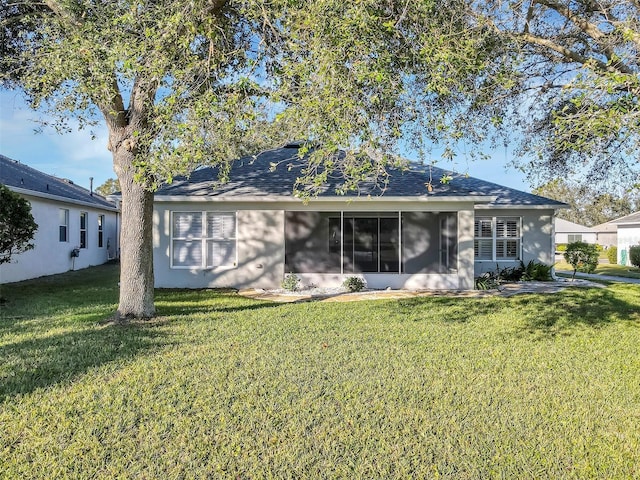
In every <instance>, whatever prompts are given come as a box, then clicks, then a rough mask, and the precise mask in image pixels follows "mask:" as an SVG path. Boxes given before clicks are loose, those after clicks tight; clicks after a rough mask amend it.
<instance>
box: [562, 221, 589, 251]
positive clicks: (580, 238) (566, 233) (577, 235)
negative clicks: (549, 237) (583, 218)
mask: <svg viewBox="0 0 640 480" xmlns="http://www.w3.org/2000/svg"><path fill="white" fill-rule="evenodd" d="M555 229H556V245H559V244H562V243H565V244H566V243H573V242H585V243H596V242H597V233H596V232H595V230H594V229H593V228H589V227H585V226H584V225H579V224H577V223H573V222H570V221H568V220H565V219H564V218H556V225H555Z"/></svg>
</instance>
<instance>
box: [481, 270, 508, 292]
mask: <svg viewBox="0 0 640 480" xmlns="http://www.w3.org/2000/svg"><path fill="white" fill-rule="evenodd" d="M502 281H503V279H502V277H500V272H499V271H496V272H485V273H483V274H482V275H480V276H479V277H477V278H476V279H475V288H476V290H493V289H496V288H499V287H500V284H501V283H502Z"/></svg>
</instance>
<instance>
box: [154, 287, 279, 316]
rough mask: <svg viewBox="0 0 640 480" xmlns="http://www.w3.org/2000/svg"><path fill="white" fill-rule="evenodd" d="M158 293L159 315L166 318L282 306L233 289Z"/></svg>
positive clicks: (160, 291)
mask: <svg viewBox="0 0 640 480" xmlns="http://www.w3.org/2000/svg"><path fill="white" fill-rule="evenodd" d="M156 292H157V295H156V309H157V314H158V315H166V316H172V315H195V314H207V313H211V314H215V313H230V312H243V311H249V310H259V309H263V308H276V307H280V306H282V305H281V304H279V303H276V302H271V301H265V300H254V299H251V298H247V297H243V296H241V295H238V293H237V291H236V290H231V289H199V290H194V289H188V290H184V289H158V290H156Z"/></svg>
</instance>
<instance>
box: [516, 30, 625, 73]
mask: <svg viewBox="0 0 640 480" xmlns="http://www.w3.org/2000/svg"><path fill="white" fill-rule="evenodd" d="M519 37H520V38H522V39H523V40H524V41H526V42H528V43H532V44H534V45H538V46H541V47H545V48H548V49H550V50H553V51H554V52H557V53H559V54H560V55H562V56H564V57H565V58H566V59H567V60H571V61H573V62H576V63H580V64H581V65H586V64H587V63H592V64H594V65H595V66H596V67H597V68H598V70H601V71H603V72H610V73H624V74H627V75H635V72H634V71H633V70H632V69H631V68H629V67H627V66H626V65H624V64H619V63H616V64H615V65H613V64H608V63H605V62H603V61H601V60H598V59H596V58H593V57H585V56H584V55H581V54H579V53H578V52H575V51H573V50H571V49H569V48H567V47H564V46H562V45H559V44H557V43H555V42H553V41H551V40H549V39H547V38H542V37H538V36H536V35H532V34H530V33H522V34H520V35H519Z"/></svg>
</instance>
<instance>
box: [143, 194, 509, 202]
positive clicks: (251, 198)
mask: <svg viewBox="0 0 640 480" xmlns="http://www.w3.org/2000/svg"><path fill="white" fill-rule="evenodd" d="M496 200H497V197H496V196H482V195H469V196H465V195H449V196H431V195H421V196H403V197H392V196H382V197H373V196H361V197H349V196H340V195H335V196H333V195H332V196H322V197H311V198H309V199H308V201H309V203H322V202H335V201H345V202H376V201H378V202H384V203H408V202H416V201H418V202H425V203H426V202H429V203H432V202H472V203H476V204H477V203H490V202H495V201H496ZM154 201H156V202H202V203H205V202H262V203H264V202H266V203H275V202H287V203H301V202H304V201H305V199H302V198H297V197H292V196H288V195H265V196H261V195H244V196H224V195H220V196H202V195H193V196H192V195H156V196H155V197H154Z"/></svg>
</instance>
